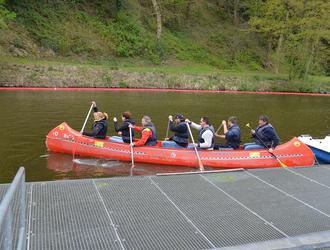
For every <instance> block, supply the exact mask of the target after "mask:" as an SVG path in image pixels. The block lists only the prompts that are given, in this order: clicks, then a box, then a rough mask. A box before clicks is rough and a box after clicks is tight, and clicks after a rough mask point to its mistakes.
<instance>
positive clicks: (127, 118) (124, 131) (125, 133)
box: [110, 111, 135, 143]
mask: <svg viewBox="0 0 330 250" xmlns="http://www.w3.org/2000/svg"><path fill="white" fill-rule="evenodd" d="M131 116H132V114H131V112H129V111H126V112H123V113H122V120H123V123H122V125H121V126H119V125H118V121H117V118H116V117H114V119H113V121H114V127H115V131H116V132H118V134H120V135H121V138H119V139H118V138H117V137H115V136H113V137H112V138H110V140H111V141H115V142H120V141H123V142H125V143H130V132H129V124H132V125H135V121H134V120H133V119H132V118H131ZM133 138H134V130H132V140H133Z"/></svg>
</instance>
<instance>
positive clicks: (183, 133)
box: [162, 114, 189, 148]
mask: <svg viewBox="0 0 330 250" xmlns="http://www.w3.org/2000/svg"><path fill="white" fill-rule="evenodd" d="M168 118H169V129H170V130H171V131H172V132H174V135H173V136H172V137H170V138H166V140H165V141H163V142H162V146H163V147H164V148H186V147H187V146H188V143H189V131H188V128H187V124H186V123H185V121H184V116H183V115H181V114H176V115H175V117H174V118H175V120H174V121H173V117H172V116H171V115H170V116H169V117H168Z"/></svg>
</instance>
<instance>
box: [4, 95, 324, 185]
mask: <svg viewBox="0 0 330 250" xmlns="http://www.w3.org/2000/svg"><path fill="white" fill-rule="evenodd" d="M92 100H96V102H97V104H98V106H99V107H100V109H101V110H104V111H106V112H107V113H108V114H109V116H110V117H111V118H112V117H113V116H117V117H119V115H120V114H121V112H123V111H125V110H130V111H131V112H132V113H133V116H134V118H135V119H136V121H138V123H139V122H140V120H141V117H142V115H145V114H146V115H149V116H150V117H151V118H152V120H153V122H154V124H155V125H156V127H157V132H158V135H159V138H160V139H163V138H164V137H165V134H166V128H167V121H168V119H167V117H168V115H169V114H172V115H173V114H175V113H182V114H184V115H185V116H186V117H187V118H189V119H191V120H192V121H198V120H199V119H200V117H201V116H203V115H208V116H209V118H210V120H211V122H212V124H213V125H214V126H215V127H218V126H219V125H220V124H221V121H222V120H223V119H227V118H228V117H229V116H231V115H236V116H237V117H238V120H239V124H240V126H241V132H242V142H248V141H250V140H251V138H250V134H249V130H248V129H247V128H245V126H244V125H245V124H246V123H248V122H249V123H250V124H251V126H252V127H255V126H256V123H257V118H258V115H259V114H267V115H269V117H270V120H271V123H272V125H273V126H274V127H275V128H276V131H277V133H278V134H279V136H280V138H281V142H285V141H287V140H289V139H291V138H292V137H293V136H299V135H301V134H310V135H312V136H313V137H324V136H326V135H328V134H329V133H330V109H329V107H330V98H329V97H316V96H280V95H276V96H272V95H255V94H246V95H244V94H223V93H173V92H172V93H166V92H125V91H121V92H102V91H86V92H80V91H42V92H39V91H0V107H1V114H2V115H1V116H0V124H1V129H0V138H1V140H0V183H6V182H11V181H12V179H13V177H14V176H15V174H16V172H17V170H18V168H19V167H20V166H24V167H25V168H26V174H27V176H26V179H27V181H47V180H55V179H64V178H72V179H73V178H91V177H94V176H95V175H96V176H97V175H99V176H117V175H120V174H121V173H122V174H123V175H129V172H130V163H129V162H127V163H118V164H119V165H116V164H117V163H115V162H111V163H109V164H110V165H111V164H114V165H111V166H110V167H108V168H106V167H102V166H98V167H96V166H91V165H88V164H86V162H85V164H80V165H83V166H77V168H79V169H80V170H81V171H80V170H79V171H76V170H75V169H74V167H73V166H71V165H72V162H70V160H69V161H68V159H70V156H65V155H64V156H62V158H63V159H61V158H58V161H59V162H58V164H59V165H60V166H58V167H59V169H62V170H59V172H55V171H52V170H51V168H47V166H48V157H44V155H46V154H48V153H47V149H46V147H45V143H44V142H45V136H46V135H47V134H48V132H49V131H50V130H51V129H53V128H54V127H55V126H57V125H59V124H60V123H61V122H63V121H66V122H68V124H69V125H70V126H71V127H72V128H74V129H76V130H78V131H79V130H80V129H81V127H82V124H83V122H84V120H85V117H86V114H87V112H88V109H89V107H90V102H91V101H92ZM111 121H112V120H111ZM91 126H92V119H89V121H88V123H87V125H86V129H90V127H91ZM193 133H194V136H195V138H196V137H197V133H196V131H195V130H194V131H193ZM113 134H115V131H114V128H113V124H112V122H110V125H109V131H108V135H113ZM218 143H223V141H222V140H218ZM61 161H63V162H61ZM64 163H66V164H67V165H65V164H64ZM63 164H64V165H63ZM100 164H101V165H102V164H104V163H102V162H101V163H100ZM51 165H53V164H51ZM78 165H79V164H78ZM101 167H102V170H101V169H99V168H101ZM67 168H69V170H68V171H67V172H65V169H67ZM55 169H57V168H56V167H55ZM181 170H182V168H181V167H179V168H178V167H176V168H174V171H176V172H177V171H181ZM186 170H188V171H189V169H185V171H186ZM190 170H191V169H190ZM61 171H62V172H61ZM161 171H166V172H169V171H171V168H169V167H165V166H156V165H142V164H141V165H140V164H137V166H136V169H134V171H133V172H134V173H133V174H134V175H140V174H146V175H148V174H154V173H157V172H161Z"/></svg>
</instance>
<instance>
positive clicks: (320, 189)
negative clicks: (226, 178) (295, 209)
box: [250, 167, 330, 218]
mask: <svg viewBox="0 0 330 250" xmlns="http://www.w3.org/2000/svg"><path fill="white" fill-rule="evenodd" d="M313 170H314V171H315V172H318V171H319V170H321V169H320V168H319V167H315V168H313ZM291 171H292V170H291V169H290V171H289V170H286V169H283V168H282V169H280V168H279V169H269V170H268V171H265V170H263V171H260V170H255V171H250V172H251V173H252V174H253V175H255V176H256V177H258V178H260V179H261V180H263V181H265V182H266V183H268V184H270V185H274V186H275V187H276V188H278V189H280V190H282V191H284V192H285V193H287V194H289V195H291V196H292V198H296V199H298V200H300V201H301V204H304V203H306V204H307V205H310V206H312V207H314V208H315V209H316V210H318V211H319V212H320V213H324V214H325V215H327V216H328V217H329V218H330V202H329V201H330V189H329V188H327V187H325V186H322V185H320V184H318V183H315V182H312V181H310V180H308V179H305V178H303V177H301V176H299V175H296V174H295V173H294V172H291ZM293 171H298V170H293ZM329 176H330V171H329Z"/></svg>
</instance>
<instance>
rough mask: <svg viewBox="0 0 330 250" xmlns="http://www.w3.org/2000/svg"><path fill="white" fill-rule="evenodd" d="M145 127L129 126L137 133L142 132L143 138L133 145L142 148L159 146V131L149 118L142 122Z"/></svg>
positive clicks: (144, 117)
mask: <svg viewBox="0 0 330 250" xmlns="http://www.w3.org/2000/svg"><path fill="white" fill-rule="evenodd" d="M141 123H142V126H143V127H138V126H134V125H132V124H130V125H129V127H130V128H133V129H134V130H135V131H136V132H141V133H142V137H141V139H139V140H138V141H136V142H133V143H132V144H131V145H132V146H133V147H134V146H135V147H140V146H155V145H156V144H157V131H156V127H155V126H154V124H153V123H152V122H151V118H150V117H149V116H143V118H142V120H141Z"/></svg>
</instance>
